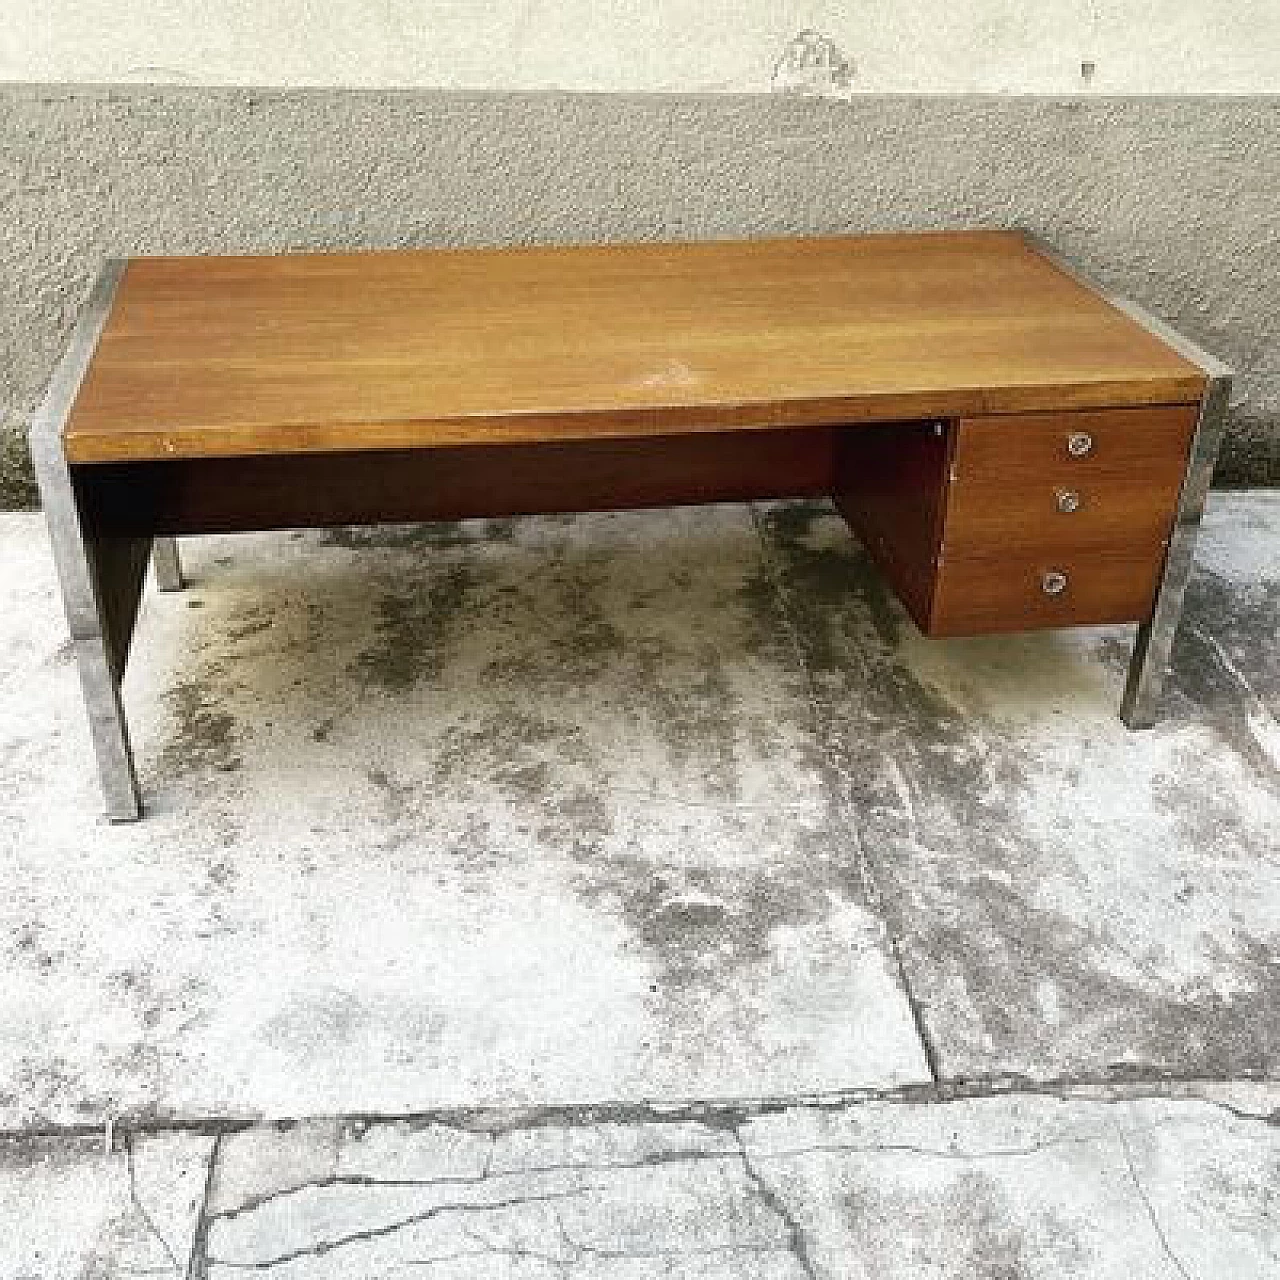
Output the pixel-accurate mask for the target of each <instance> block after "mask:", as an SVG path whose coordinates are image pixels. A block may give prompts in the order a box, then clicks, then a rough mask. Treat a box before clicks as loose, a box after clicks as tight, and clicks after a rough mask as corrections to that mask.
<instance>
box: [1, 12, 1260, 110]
mask: <svg viewBox="0 0 1280 1280" xmlns="http://www.w3.org/2000/svg"><path fill="white" fill-rule="evenodd" d="M6 11H8V12H7V13H6ZM799 32H809V33H812V35H813V36H814V37H816V40H813V39H811V40H809V41H808V42H806V47H807V48H808V49H809V50H810V51H811V52H813V51H816V50H821V49H822V48H824V47H825V48H827V49H828V50H832V49H834V50H835V51H837V54H836V57H835V61H834V63H833V64H832V65H831V69H832V70H835V71H837V72H838V74H837V75H835V76H834V77H832V80H833V84H832V87H833V88H835V89H837V90H839V91H847V92H855V93H856V92H870V93H974V92H978V93H1070V92H1073V91H1076V90H1079V89H1091V90H1094V91H1097V92H1101V93H1152V92H1157V93H1228V92H1230V93H1257V92H1266V91H1268V90H1270V89H1274V88H1276V87H1278V86H1280V5H1278V4H1277V3H1276V0H1233V3H1232V4H1231V5H1230V6H1226V5H1222V4H1206V3H1204V0H1035V3H1034V4H1030V3H1027V0H959V3H953V4H939V3H938V2H937V0H859V3H857V4H850V3H849V0H646V3H644V4H637V3H635V0H554V2H553V3H538V2H537V0H489V2H488V3H485V4H476V3H475V2H474V0H376V2H374V3H371V2H370V0H362V2H360V3H354V2H353V0H270V2H269V3H264V2H263V0H167V2H166V3H165V4H162V5H157V4H155V3H154V0H38V3H35V4H33V3H32V2H31V0H0V80H14V81H24V80H25V81H50V82H54V81H65V80H77V81H89V82H92V81H99V82H121V81H132V82H135V83H148V84H165V83H168V84H182V83H190V84H203V85H208V84H244V85H276V86H300V85H311V86H346V87H352V86H367V87H371V88H389V87H412V88H431V89H442V88H444V89H493V90H504V91H509V90H517V89H558V90H593V91H599V90H604V91H627V92H645V91H650V92H652V91H662V92H685V93H692V92H722V93H723V92H730V93H752V92H760V91H762V90H767V89H768V88H769V87H770V84H771V82H774V81H775V77H777V76H778V74H779V73H781V75H782V78H783V82H784V83H786V84H788V85H792V84H793V83H794V81H795V79H797V78H798V79H801V80H804V81H807V80H808V79H809V78H810V76H811V75H812V73H813V71H814V70H815V68H814V66H813V64H812V61H810V60H808V56H807V55H805V59H806V60H805V65H803V66H801V67H796V66H794V65H792V63H793V61H794V55H795V53H796V50H795V49H794V47H793V46H792V45H791V41H792V39H793V37H795V36H796V35H797V33H799ZM823 42H825V44H824V43H823ZM817 69H818V70H821V66H819V67H818V68H817ZM796 72H800V73H801V74H800V75H799V76H796V74H795V73H796Z"/></svg>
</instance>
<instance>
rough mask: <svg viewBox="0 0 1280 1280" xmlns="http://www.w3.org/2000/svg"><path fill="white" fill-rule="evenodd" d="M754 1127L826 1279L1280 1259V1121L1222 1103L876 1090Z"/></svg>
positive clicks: (1170, 1270) (1022, 1274)
mask: <svg viewBox="0 0 1280 1280" xmlns="http://www.w3.org/2000/svg"><path fill="white" fill-rule="evenodd" d="M1273 1096H1274V1097H1275V1100H1276V1101H1280V1092H1276V1091H1273ZM743 1139H744V1142H745V1144H746V1147H747V1149H748V1151H749V1152H750V1153H751V1158H752V1159H753V1161H754V1162H755V1164H756V1166H757V1167H758V1168H759V1169H760V1171H761V1177H762V1179H764V1180H765V1181H766V1182H768V1184H769V1185H770V1186H772V1187H773V1188H774V1190H775V1194H776V1196H777V1199H778V1203H779V1204H780V1205H781V1206H782V1207H783V1210H784V1212H786V1213H788V1214H789V1215H790V1216H791V1218H792V1220H793V1222H794V1224H795V1227H796V1234H797V1239H799V1240H800V1241H801V1242H802V1244H803V1251H804V1253H805V1256H806V1257H807V1259H808V1261H809V1263H810V1267H811V1270H810V1274H811V1275H814V1276H824V1277H825V1276H831V1277H836V1276H840V1277H844V1276H849V1277H853V1276H858V1277H861V1276H876V1277H881V1278H883V1280H899V1278H901V1280H962V1278H969V1277H972V1278H973V1280H979V1278H980V1277H995V1276H1000V1277H1011V1278H1016V1280H1041V1278H1043V1280H1049V1278H1050V1277H1072V1278H1073V1280H1104V1278H1105V1280H1130V1278H1131V1277H1134V1276H1141V1277H1143V1278H1144V1280H1191V1278H1199V1277H1203V1278H1204V1280H1210V1278H1211V1277H1219V1276H1222V1277H1226V1276H1229V1277H1231V1278H1232V1280H1263V1277H1266V1276H1273V1275H1275V1274H1276V1272H1277V1267H1280V1198H1278V1196H1280V1130H1277V1128H1276V1127H1275V1126H1274V1124H1269V1123H1267V1122H1266V1121H1261V1120H1257V1119H1254V1118H1251V1117H1250V1118H1242V1117H1239V1116H1236V1115H1234V1114H1231V1113H1230V1112H1228V1111H1226V1110H1224V1109H1222V1108H1219V1107H1215V1106H1213V1105H1212V1104H1206V1103H1198V1102H1185V1101H1184V1102H1171V1101H1167V1100H1150V1101H1147V1100H1143V1101H1130V1102H1104V1103H1078V1102H1065V1101H1062V1100H1059V1099H1055V1098H1046V1097H1020V1098H1011V1097H1000V1098H984V1099H977V1100H970V1101H963V1102H954V1103H947V1104H942V1105H933V1106H928V1105H926V1106H911V1105H884V1104H874V1103H873V1104H868V1105H866V1106H860V1107H852V1108H846V1109H841V1110H837V1111H828V1112H815V1111H812V1110H801V1109H797V1110H795V1111H791V1112H787V1113H784V1114H782V1115H778V1116H772V1117H767V1118H764V1119H761V1120H759V1121H755V1122H752V1123H751V1124H749V1125H747V1126H746V1127H745V1128H744V1130H743Z"/></svg>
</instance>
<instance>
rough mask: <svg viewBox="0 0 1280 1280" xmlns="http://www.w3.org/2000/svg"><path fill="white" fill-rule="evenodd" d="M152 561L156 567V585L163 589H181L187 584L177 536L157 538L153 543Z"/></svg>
mask: <svg viewBox="0 0 1280 1280" xmlns="http://www.w3.org/2000/svg"><path fill="white" fill-rule="evenodd" d="M151 562H152V564H154V565H155V568H156V586H157V587H159V588H160V590H161V591H181V590H182V588H183V587H185V586H186V585H187V582H186V579H185V578H184V577H183V576H182V561H181V560H179V559H178V540H177V538H171V537H162V538H156V539H154V540H153V542H152V543H151Z"/></svg>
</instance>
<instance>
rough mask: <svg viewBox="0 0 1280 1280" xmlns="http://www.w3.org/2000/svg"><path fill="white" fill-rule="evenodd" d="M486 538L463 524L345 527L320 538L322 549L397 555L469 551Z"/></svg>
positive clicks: (443, 522)
mask: <svg viewBox="0 0 1280 1280" xmlns="http://www.w3.org/2000/svg"><path fill="white" fill-rule="evenodd" d="M493 523H498V522H493ZM485 536H486V535H485V534H484V533H483V532H482V531H481V529H480V528H477V527H476V526H475V525H468V524H467V523H464V522H463V521H461V520H446V521H436V522H434V523H430V524H378V525H342V526H339V527H337V528H333V529H325V530H324V531H323V532H322V533H321V535H320V545H321V546H327V547H345V548H347V549H348V550H351V551H363V550H367V549H368V548H370V547H380V548H383V549H385V550H397V551H413V550H418V549H422V550H424V551H453V550H457V549H459V548H461V547H469V546H471V545H473V544H474V543H476V542H478V541H480V540H482V539H483V538H484V537H485Z"/></svg>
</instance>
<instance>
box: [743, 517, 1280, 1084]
mask: <svg viewBox="0 0 1280 1280" xmlns="http://www.w3.org/2000/svg"><path fill="white" fill-rule="evenodd" d="M826 510H827V511H828V512H829V509H826ZM823 514H824V508H823V507H822V505H821V504H819V505H818V506H817V507H816V508H815V507H814V506H812V505H806V506H804V507H803V508H800V509H797V508H796V507H795V506H783V507H780V508H775V509H772V510H769V511H767V512H766V513H765V515H764V518H763V520H762V528H763V529H764V531H765V536H766V541H767V543H768V545H769V546H770V549H771V551H772V554H773V555H774V557H775V563H776V566H777V573H778V578H779V581H780V584H781V589H782V591H783V593H784V596H785V599H786V601H787V608H788V610H789V612H790V614H791V617H792V619H793V622H794V626H795V632H796V635H797V637H798V643H799V645H800V646H801V649H802V651H803V653H804V656H805V660H806V662H807V663H808V665H809V667H810V669H811V671H812V672H813V676H814V681H815V684H816V686H817V687H818V689H819V690H820V692H821V705H822V707H823V709H824V719H825V722H826V723H825V728H824V741H825V745H826V750H827V752H828V754H829V756H830V758H831V760H832V761H833V762H834V763H835V764H836V765H837V767H838V777H839V782H838V785H839V786H840V788H841V794H842V799H843V803H844V805H845V806H846V808H847V811H848V812H849V813H850V814H851V815H852V820H854V821H856V822H857V824H858V825H859V827H860V830H861V834H862V839H863V844H864V847H865V848H866V850H867V854H868V857H869V860H870V862H871V864H872V866H873V868H874V870H875V874H876V878H877V881H878V882H879V887H880V889H881V895H880V896H881V900H882V907H883V911H884V914H885V916H886V919H887V922H888V925H889V928H890V931H891V932H892V934H893V935H894V936H895V937H897V938H900V939H902V940H903V953H904V956H905V958H906V963H907V967H908V971H909V975H910V976H911V978H912V980H913V983H914V984H915V986H916V988H917V991H918V998H919V1001H920V1004H921V1006H922V1008H923V1009H924V1012H925V1017H926V1021H927V1023H928V1025H929V1027H930V1029H931V1032H932V1034H933V1035H934V1037H935V1040H936V1041H937V1043H938V1048H939V1052H940V1056H941V1060H942V1064H943V1068H944V1070H946V1071H947V1072H948V1074H952V1075H955V1074H970V1073H982V1072H991V1071H996V1072H1000V1071H1014V1072H1017V1071H1021V1070H1036V1071H1041V1070H1043V1071H1050V1072H1052V1073H1054V1074H1061V1073H1063V1072H1064V1071H1065V1072H1071V1071H1084V1070H1088V1071H1104V1072H1105V1071H1120V1072H1123V1071H1127V1070H1130V1069H1131V1067H1132V1065H1133V1064H1134V1063H1135V1061H1136V1062H1140V1063H1143V1064H1146V1065H1147V1066H1148V1067H1149V1068H1151V1069H1153V1070H1157V1071H1162V1072H1169V1073H1185V1072H1193V1073H1201V1074H1207V1075H1238V1074H1257V1073H1262V1072H1265V1071H1268V1070H1269V1071H1274V1070H1275V1069H1276V1066H1277V1064H1280V986H1278V985H1277V983H1278V982H1280V971H1278V969H1277V960H1278V959H1280V950H1278V947H1280V939H1277V938H1265V937H1251V936H1249V935H1247V934H1244V933H1241V934H1238V935H1237V936H1235V937H1234V938H1232V939H1230V940H1224V941H1223V942H1222V944H1221V948H1220V953H1219V955H1218V956H1216V957H1214V958H1212V960H1210V961H1208V962H1207V963H1209V964H1210V965H1211V967H1212V969H1213V970H1214V971H1215V972H1216V973H1218V974H1229V975H1230V980H1231V986H1232V987H1233V988H1234V993H1224V991H1223V990H1222V989H1220V984H1215V983H1213V982H1211V981H1210V980H1209V977H1208V976H1207V975H1206V976H1203V977H1200V978H1197V979H1194V980H1191V981H1184V980H1182V979H1181V978H1180V977H1178V976H1176V974H1174V973H1170V972H1169V971H1168V969H1167V968H1166V967H1165V965H1166V963H1167V962H1165V961H1163V960H1162V958H1161V957H1160V956H1146V955H1135V954H1133V953H1132V952H1131V945H1130V944H1131V939H1129V938H1127V937H1125V936H1124V935H1123V933H1122V931H1121V930H1120V928H1119V926H1117V925H1116V924H1115V922H1114V920H1113V919H1112V917H1111V916H1110V915H1109V914H1108V913H1107V912H1106V911H1105V909H1104V910H1102V911H1100V912H1099V913H1098V914H1097V916H1096V918H1095V919H1092V920H1090V921H1088V922H1087V923H1085V922H1081V921H1080V920H1079V919H1077V918H1074V917H1073V916H1071V915H1068V914H1064V913H1062V912H1060V911H1058V910H1055V909H1054V908H1053V907H1052V906H1051V905H1047V904H1045V903H1044V902H1042V901H1039V900H1038V898H1039V894H1040V890H1041V887H1042V885H1043V883H1044V882H1045V881H1046V880H1052V878H1053V877H1054V876H1060V875H1061V874H1063V869H1064V859H1065V860H1066V863H1067V865H1068V866H1069V864H1070V858H1071V840H1072V832H1071V830H1070V828H1069V827H1068V828H1065V829H1063V830H1062V832H1061V842H1060V843H1058V841H1057V839H1056V838H1055V839H1054V840H1052V841H1050V840H1048V839H1046V838H1043V837H1040V836H1037V835H1035V834H1032V833H1030V832H1028V830H1027V828H1026V824H1025V820H1024V818H1023V816H1022V813H1021V811H1020V808H1019V805H1020V802H1021V800H1022V797H1023V796H1024V795H1025V794H1026V791H1027V789H1028V788H1029V787H1033V786H1034V785H1035V784H1036V782H1037V781H1038V780H1039V779H1040V778H1041V777H1043V776H1044V770H1045V764H1044V762H1043V761H1042V760H1040V759H1039V758H1038V757H1037V756H1036V754H1035V752H1034V749H1033V748H1032V746H1031V745H1030V740H1029V739H1028V740H1023V739H1021V738H1020V737H1019V736H1017V735H1013V734H1010V733H1009V731H1008V730H1007V729H1006V728H1004V727H1003V726H999V725H992V724H989V723H987V722H985V721H984V720H983V719H982V718H981V717H975V716H974V715H972V713H969V712H964V713H962V712H961V711H960V710H959V709H958V708H956V707H954V706H952V705H951V704H950V703H949V702H947V700H946V699H945V698H944V697H942V696H941V695H940V694H939V693H938V692H937V691H935V690H933V689H931V688H929V687H928V686H926V685H924V684H923V683H922V682H921V681H920V680H919V679H917V677H916V676H915V675H914V673H913V672H912V671H911V670H910V669H909V668H908V667H907V666H906V664H905V663H904V662H903V661H902V660H901V659H899V658H898V657H897V652H898V646H897V640H898V636H899V634H900V632H901V631H902V629H903V628H906V627H909V626H910V625H911V624H910V623H909V621H907V619H906V617H905V615H904V614H903V613H902V611H901V610H900V609H899V608H898V607H897V606H896V604H894V602H893V601H892V598H891V597H890V596H889V594H888V588H887V587H885V586H884V585H883V583H882V582H881V581H880V579H879V575H878V574H876V573H875V571H874V569H873V568H872V567H871V566H870V564H869V562H868V561H867V560H866V558H865V556H864V555H863V553H862V552H861V551H860V550H859V549H858V548H857V546H856V544H855V543H854V542H853V541H852V539H850V540H849V542H848V544H847V550H843V551H832V550H831V549H830V548H829V547H823V546H821V545H819V546H815V545H813V543H814V541H815V540H816V537H817V534H818V532H819V528H820V526H819V521H820V519H822V518H823ZM829 518H830V519H832V520H834V519H835V517H834V516H833V515H830V516H829ZM825 531H826V533H827V535H828V540H830V532H831V526H830V525H828V526H826V530H825ZM1209 587H1210V592H1211V593H1212V584H1209ZM1204 590H1205V587H1204V586H1203V585H1202V587H1201V588H1200V591H1201V593H1202V594H1201V596H1200V597H1199V603H1195V602H1194V601H1193V608H1192V614H1193V616H1194V614H1195V613H1196V612H1197V611H1198V610H1199V609H1200V608H1210V609H1216V610H1218V611H1219V614H1218V616H1219V617H1222V616H1224V615H1223V614H1222V613H1221V610H1222V609H1223V608H1226V607H1227V606H1226V602H1224V601H1223V600H1221V599H1220V598H1218V599H1214V598H1213V597H1212V594H1210V596H1208V597H1206V596H1204V595H1203V592H1204ZM757 592H758V594H760V596H761V597H762V598H763V591H762V589H760V588H757ZM1274 608H1275V604H1274V601H1262V602H1261V603H1260V604H1258V606H1257V610H1256V613H1254V614H1252V615H1250V616H1249V617H1248V618H1245V619H1244V620H1243V621H1242V623H1241V626H1242V630H1243V631H1245V632H1252V633H1257V632H1258V631H1260V630H1261V631H1265V629H1266V627H1267V626H1269V625H1272V624H1271V623H1270V622H1269V619H1270V618H1272V617H1273V616H1274V613H1273V610H1274ZM1232 609H1233V610H1234V612H1235V614H1236V615H1238V614H1239V612H1240V609H1241V602H1240V601H1239V600H1237V601H1236V603H1235V605H1234V606H1232ZM1225 616H1231V614H1230V613H1228V614H1226V615H1225ZM1180 653H1181V657H1180V669H1179V674H1178V675H1177V677H1176V680H1175V683H1177V684H1180V685H1181V686H1182V687H1183V688H1184V691H1185V690H1187V689H1190V690H1193V691H1194V696H1196V697H1197V698H1199V699H1201V700H1204V701H1207V702H1213V700H1214V699H1218V700H1219V704H1220V703H1221V699H1222V697H1223V696H1224V686H1223V685H1222V682H1221V676H1220V674H1219V673H1217V672H1215V671H1214V670H1213V668H1212V666H1211V665H1210V667H1209V668H1208V669H1206V668H1205V667H1204V666H1203V664H1202V663H1201V662H1200V660H1199V659H1197V658H1196V657H1195V655H1194V651H1193V650H1189V649H1188V646H1187V644H1186V643H1185V642H1184V644H1183V645H1182V646H1181V649H1180ZM1267 661H1268V662H1270V661H1273V659H1271V658H1268V659H1267ZM1255 674H1258V675H1259V676H1260V678H1261V673H1255ZM1265 678H1266V679H1267V680H1268V681H1269V682H1270V683H1269V688H1270V689H1272V690H1273V691H1274V690H1275V689H1277V688H1280V682H1274V681H1272V678H1271V677H1270V676H1266V677H1265ZM1185 696H1187V694H1186V693H1185V692H1184V697H1185ZM1226 696H1227V700H1228V702H1230V701H1231V700H1233V699H1236V698H1237V697H1238V695H1237V694H1236V693H1230V692H1228V693H1227V694H1226ZM1229 715H1233V716H1235V718H1236V719H1238V718H1239V713H1238V710H1234V711H1231V712H1230V713H1229ZM1222 732H1223V733H1224V736H1225V737H1227V738H1232V735H1234V738H1233V741H1236V742H1238V741H1239V738H1238V730H1225V729H1224V730H1222ZM1238 749H1242V747H1241V748H1238ZM1193 766H1194V762H1189V767H1193ZM1202 791H1203V788H1197V787H1196V786H1195V779H1194V778H1193V777H1189V778H1186V779H1181V780H1180V785H1173V784H1170V785H1169V786H1168V787H1167V789H1166V790H1165V791H1164V792H1163V793H1162V795H1161V797H1160V798H1161V799H1162V800H1163V802H1164V803H1166V804H1168V805H1171V806H1175V807H1176V808H1178V809H1179V810H1180V812H1181V813H1182V814H1183V815H1185V819H1186V821H1187V823H1189V824H1192V825H1191V826H1189V827H1188V833H1189V835H1190V836H1191V837H1192V838H1195V832H1196V827H1195V825H1194V824H1200V826H1199V831H1200V833H1201V834H1202V835H1203V834H1206V833H1207V832H1208V831H1209V830H1210V828H1211V826H1212V825H1213V824H1215V823H1221V822H1225V821H1231V819H1230V818H1228V814H1229V813H1231V808H1230V806H1231V797H1230V796H1223V797H1217V798H1216V799H1214V800H1213V801H1207V800H1206V799H1205V797H1204V796H1203V795H1200V794H1198V793H1199V792H1202ZM1081 803H1082V804H1084V805H1087V804H1088V797H1084V796H1082V797H1081ZM1206 806H1208V807H1207V808H1206ZM1215 806H1216V807H1217V810H1220V811H1216V810H1215V811H1212V812H1211V811H1210V810H1214V807H1215ZM1233 817H1234V822H1233V825H1232V826H1231V828H1230V830H1231V839H1232V841H1234V842H1235V844H1236V846H1237V848H1236V851H1235V853H1234V854H1233V856H1234V857H1236V858H1246V859H1247V858H1250V857H1256V858H1264V857H1274V855H1275V852H1276V851H1275V846H1274V843H1272V844H1271V845H1270V847H1267V843H1266V842H1267V841H1273V838H1274V833H1266V832H1259V831H1258V830H1257V824H1256V823H1255V824H1254V825H1253V827H1252V828H1250V827H1249V826H1248V825H1247V824H1246V823H1244V822H1243V821H1242V820H1240V819H1239V817H1238V815H1233ZM1067 820H1068V821H1069V818H1068V819H1067ZM1190 847H1192V848H1197V846H1196V845H1194V844H1193V845H1192V846H1190ZM1201 850H1202V847H1201ZM1135 892H1137V890H1136V889H1135ZM1191 896H1193V895H1191ZM1183 897H1184V899H1185V898H1188V897H1189V895H1185V894H1184V895H1183ZM1172 909H1173V910H1177V909H1178V906H1177V903H1174V904H1173V907H1172ZM1190 909H1192V908H1188V910H1190ZM1171 927H1173V922H1171ZM1135 968H1136V970H1137V972H1136V973H1135V972H1133V971H1134V969H1135ZM1122 974H1123V975H1124V976H1121V975H1122ZM1046 989H1048V990H1051V992H1052V999H1053V1002H1054V1003H1055V1004H1056V1006H1057V1009H1056V1016H1052V1017H1051V1016H1049V1015H1048V1014H1047V1013H1046V1011H1045V1008H1044V1006H1043V1004H1042V998H1043V996H1044V993H1045V991H1046Z"/></svg>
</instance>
